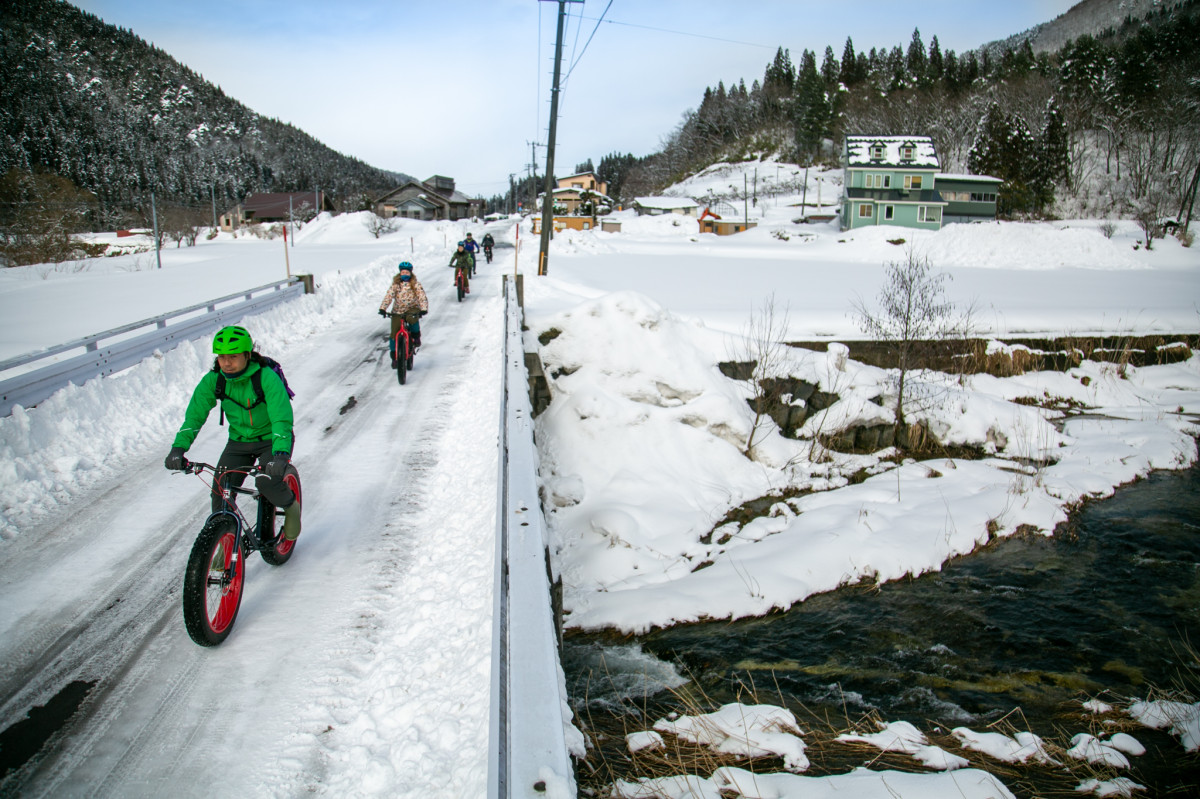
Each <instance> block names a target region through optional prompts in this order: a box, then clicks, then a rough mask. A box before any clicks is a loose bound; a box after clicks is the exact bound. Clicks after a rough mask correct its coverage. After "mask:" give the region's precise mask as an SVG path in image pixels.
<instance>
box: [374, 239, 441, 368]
mask: <svg viewBox="0 0 1200 799" xmlns="http://www.w3.org/2000/svg"><path fill="white" fill-rule="evenodd" d="M396 269H397V274H396V276H395V277H393V278H392V284H391V285H390V286H388V290H387V294H384V295H383V302H381V303H379V315H380V316H383V317H386V316H387V315H388V306H389V305H390V306H392V313H393V314H394V315H393V316H392V335H390V336H388V346H389V348H390V350H391V353H392V361H393V362H395V360H396V334H397V333H399V332H400V325H401V324H402V323H403V322H404V317H405V315H410V314H414V313H415V314H417V319H416V320H415V321H413V322H411V323H410V324H409V325H408V332H409V335H411V336H412V345H413V350H414V351H416V348H417V347H419V346H421V317H422V316H424V315H425V314H427V313H429V299H428V298H427V297H426V296H425V288H424V286H422V285H421V281H419V280H417V276H416V275H414V274H413V265H412V264H411V263H409V262H408V261H401V262H400V265H399V266H398V267H396Z"/></svg>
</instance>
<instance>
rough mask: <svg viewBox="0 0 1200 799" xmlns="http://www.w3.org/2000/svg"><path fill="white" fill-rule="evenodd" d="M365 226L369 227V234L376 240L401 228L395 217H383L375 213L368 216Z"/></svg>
mask: <svg viewBox="0 0 1200 799" xmlns="http://www.w3.org/2000/svg"><path fill="white" fill-rule="evenodd" d="M364 224H365V225H366V226H367V232H369V233H370V234H371V235H372V236H374V237H375V238H379V237H380V236H382V235H384V234H385V233H394V232H395V231H396V229H397V228H398V227H399V225H398V224H397V222H396V218H395V217H383V216H380V215H379V214H375V213H371V214H368V215H367V218H366V221H365V222H364Z"/></svg>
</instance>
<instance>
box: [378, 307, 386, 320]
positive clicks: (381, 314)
mask: <svg viewBox="0 0 1200 799" xmlns="http://www.w3.org/2000/svg"><path fill="white" fill-rule="evenodd" d="M379 315H380V316H382V317H383V318H384V319H386V318H387V311H385V310H383V309H382V308H380V309H379Z"/></svg>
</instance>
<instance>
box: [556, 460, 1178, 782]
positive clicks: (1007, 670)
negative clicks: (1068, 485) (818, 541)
mask: <svg viewBox="0 0 1200 799" xmlns="http://www.w3.org/2000/svg"><path fill="white" fill-rule="evenodd" d="M1189 645H1190V646H1191V647H1194V648H1195V649H1194V650H1192V651H1191V652H1189V651H1187V650H1186V647H1187V646H1189ZM1195 650H1200V467H1193V468H1191V469H1188V470H1184V471H1180V472H1160V473H1156V474H1154V475H1151V476H1150V477H1149V478H1147V479H1145V480H1142V481H1140V482H1138V483H1136V484H1134V485H1131V486H1127V487H1125V488H1122V489H1120V490H1118V492H1117V494H1116V496H1115V497H1113V498H1110V499H1107V500H1103V501H1099V502H1092V503H1089V504H1088V505H1086V506H1085V507H1084V508H1083V509H1082V510H1080V511H1079V512H1077V513H1076V514H1075V515H1074V517H1073V520H1072V523H1071V524H1070V525H1068V526H1066V527H1065V528H1060V530H1059V531H1058V532H1057V534H1056V535H1054V536H1053V537H1045V536H1041V535H1028V536H1021V537H1017V538H1010V539H1005V540H1002V541H998V542H996V543H994V544H992V545H990V546H989V547H987V548H985V549H983V550H981V551H979V552H976V553H974V554H972V555H969V556H967V557H963V558H959V559H958V560H956V561H954V562H951V563H949V564H947V565H945V566H944V567H943V569H942V571H940V572H938V573H934V574H929V575H925V576H923V577H920V578H916V579H912V580H907V581H900V582H896V583H889V584H885V585H882V586H880V587H879V588H878V589H876V588H860V587H854V588H845V589H841V590H839V591H836V592H833V593H829V594H824V595H820V596H815V597H812V598H810V599H809V600H807V601H805V602H804V603H802V604H800V605H798V606H797V607H795V608H793V609H792V610H790V611H788V612H786V613H778V614H774V615H771V616H768V617H763V618H757V619H747V620H743V621H738V622H734V623H707V624H691V625H682V626H678V627H674V628H671V629H667V630H659V631H655V632H653V633H650V634H647V635H644V636H639V637H637V638H635V639H632V640H631V639H621V641H620V642H617V641H616V640H614V639H613V638H612V637H611V636H607V637H606V636H594V635H572V636H569V637H568V639H567V642H566V645H565V648H564V653H563V654H564V668H565V669H566V671H567V680H568V692H569V693H571V695H572V700H573V703H574V704H575V709H576V711H577V713H579V714H581V715H583V716H584V717H585V719H586V718H591V719H593V720H595V719H596V718H597V716H599V715H600V714H603V713H605V712H607V711H613V715H620V714H622V713H623V714H624V715H625V716H626V718H625V719H624V720H623V722H622V723H624V724H628V715H629V713H630V708H631V707H637V706H642V707H644V710H645V715H646V716H647V718H644V719H641V721H644V722H645V727H643V728H648V727H649V725H650V724H652V723H653V722H654V721H655V720H656V718H659V717H661V716H656V717H655V718H648V716H651V715H654V713H657V712H664V711H668V710H670V709H672V705H676V707H675V708H674V709H677V710H679V711H680V712H686V710H685V709H683V708H680V707H678V705H679V696H680V692H679V691H678V690H676V691H675V692H663V691H662V690H661V689H663V688H671V687H675V686H676V685H679V684H681V683H684V679H683V678H687V679H688V680H690V681H691V682H690V683H688V684H686V685H685V686H684V691H685V692H686V693H690V694H692V695H702V696H704V697H707V699H708V701H709V702H710V703H713V704H721V703H724V702H730V701H735V700H740V701H745V702H751V701H754V699H757V700H758V701H761V702H764V703H770V704H781V705H784V706H786V707H788V708H789V709H792V710H793V712H796V711H797V709H798V708H804V709H806V710H807V711H811V712H812V713H813V714H815V715H816V716H819V717H822V718H829V719H831V720H833V721H834V722H835V724H836V723H841V724H842V726H843V727H845V726H848V724H849V723H850V722H853V721H856V720H860V719H862V718H863V717H864V716H865V715H866V714H867V713H869V712H874V713H876V714H877V716H878V717H879V718H882V719H884V720H887V721H899V720H906V721H911V722H912V723H914V724H916V725H917V726H918V727H920V728H922V729H924V730H930V729H934V728H937V727H943V728H946V729H949V728H953V727H958V726H967V727H970V728H972V729H974V730H977V731H983V730H984V729H985V728H986V727H987V725H988V724H989V723H992V722H994V721H996V720H997V719H1000V718H1002V717H1004V716H1006V714H1010V713H1011V712H1012V711H1013V710H1014V709H1015V708H1019V709H1020V713H1021V714H1023V716H1016V715H1013V716H1009V719H1008V720H1009V721H1010V722H1011V723H1012V724H1013V726H1014V727H1015V728H1016V729H1017V730H1025V729H1028V730H1031V731H1033V732H1035V733H1037V734H1039V735H1042V736H1043V737H1044V738H1047V739H1055V741H1056V742H1057V743H1060V744H1063V743H1065V744H1066V745H1068V746H1069V738H1070V736H1071V735H1073V734H1075V733H1077V732H1085V731H1088V729H1089V728H1088V720H1087V719H1086V718H1085V714H1084V713H1083V709H1082V706H1081V701H1082V700H1084V699H1087V698H1090V697H1096V696H1099V697H1100V698H1102V699H1105V700H1107V701H1109V702H1110V703H1116V702H1120V701H1121V700H1122V699H1124V698H1127V697H1138V698H1146V697H1147V696H1148V695H1149V694H1150V692H1151V691H1152V689H1155V688H1157V689H1173V688H1187V689H1189V690H1190V692H1191V694H1192V695H1193V697H1195V696H1196V695H1197V694H1200V670H1198V668H1197V656H1196V654H1195ZM651 656H653V657H651ZM655 658H656V659H657V660H655ZM601 662H603V667H601V666H600V665H599V664H600V663H601ZM681 675H682V676H681ZM639 692H640V694H641V696H639V695H638V694H639ZM656 692H657V693H656ZM1192 701H1195V700H1194V699H1193V700H1192ZM705 709H706V710H708V709H713V708H705ZM693 712H695V711H694V710H693ZM797 715H798V716H800V715H801V714H800V713H797ZM601 726H602V725H601ZM1129 731H1130V732H1131V733H1132V734H1134V736H1135V737H1137V738H1138V739H1139V740H1140V741H1142V743H1143V744H1144V745H1146V746H1147V747H1148V748H1149V749H1151V751H1150V752H1149V753H1148V754H1147V755H1146V756H1144V757H1142V758H1133V760H1134V761H1135V763H1134V765H1135V768H1136V770H1137V771H1136V774H1134V775H1131V776H1135V777H1141V778H1142V782H1143V784H1147V787H1149V788H1151V789H1152V790H1151V792H1150V793H1148V794H1143V795H1150V796H1153V795H1156V794H1155V793H1154V790H1157V789H1159V788H1162V789H1163V790H1166V789H1168V788H1170V787H1174V786H1185V785H1186V786H1192V787H1195V788H1196V793H1194V794H1188V793H1187V792H1186V791H1185V793H1183V794H1174V793H1172V794H1171V795H1193V796H1200V787H1196V786H1200V756H1198V755H1194V754H1193V755H1186V754H1185V753H1184V751H1183V748H1182V747H1181V746H1180V745H1179V743H1178V741H1177V740H1175V739H1173V738H1170V737H1168V736H1166V735H1165V734H1164V733H1155V732H1153V731H1150V730H1148V729H1145V728H1142V727H1136V728H1134V729H1130V730H1129ZM1010 787H1011V786H1010ZM1018 795H1022V794H1018ZM1024 795H1032V794H1030V793H1024ZM1162 795H1166V793H1163V794H1162Z"/></svg>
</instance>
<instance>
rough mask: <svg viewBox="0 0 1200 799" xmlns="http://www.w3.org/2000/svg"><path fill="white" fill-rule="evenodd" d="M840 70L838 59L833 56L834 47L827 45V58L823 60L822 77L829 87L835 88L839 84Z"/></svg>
mask: <svg viewBox="0 0 1200 799" xmlns="http://www.w3.org/2000/svg"><path fill="white" fill-rule="evenodd" d="M840 71H841V69H840V67H839V66H838V61H837V59H836V58H834V57H833V48H832V47H829V46H826V48H825V59H824V60H823V61H822V62H821V79H822V80H824V81H825V86H826V87H827V88H829V89H833V88H834V87H835V86H837V83H838V73H839V72H840Z"/></svg>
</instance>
